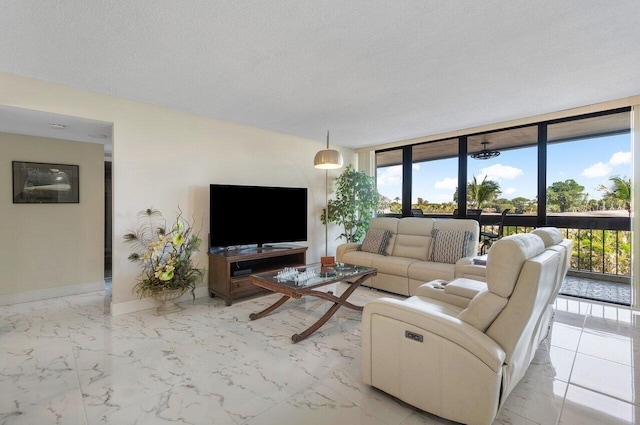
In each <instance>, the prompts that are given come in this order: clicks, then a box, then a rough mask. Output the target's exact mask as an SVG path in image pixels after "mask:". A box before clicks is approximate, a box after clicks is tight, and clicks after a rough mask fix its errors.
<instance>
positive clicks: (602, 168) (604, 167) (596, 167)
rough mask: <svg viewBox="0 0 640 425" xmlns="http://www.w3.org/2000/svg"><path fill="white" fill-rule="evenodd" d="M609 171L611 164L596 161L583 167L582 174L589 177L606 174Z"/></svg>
mask: <svg viewBox="0 0 640 425" xmlns="http://www.w3.org/2000/svg"><path fill="white" fill-rule="evenodd" d="M610 172H611V166H610V165H609V164H603V163H602V162H598V163H597V164H593V165H591V166H589V167H587V168H585V169H584V171H583V172H582V175H583V176H585V177H589V178H594V177H602V176H606V175H608V174H609V173H610Z"/></svg>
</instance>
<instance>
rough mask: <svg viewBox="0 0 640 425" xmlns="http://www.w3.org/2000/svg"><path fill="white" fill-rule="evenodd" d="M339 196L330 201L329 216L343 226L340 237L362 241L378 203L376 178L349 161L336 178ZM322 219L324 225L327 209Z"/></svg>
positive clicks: (351, 240)
mask: <svg viewBox="0 0 640 425" xmlns="http://www.w3.org/2000/svg"><path fill="white" fill-rule="evenodd" d="M335 187H336V191H335V193H336V198H335V199H330V200H329V202H328V214H327V215H328V217H327V218H328V220H329V222H330V223H336V224H338V225H342V226H343V232H342V233H341V234H340V237H343V238H345V239H346V241H347V242H358V241H360V239H362V237H363V236H364V234H365V231H366V230H367V228H368V227H369V222H370V221H371V217H372V216H373V213H374V211H375V208H376V205H377V204H378V191H377V189H376V183H375V179H374V178H373V177H371V176H368V175H366V174H365V173H364V172H363V171H356V170H355V168H353V165H351V164H349V165H347V167H346V168H345V170H344V171H343V172H342V174H340V176H338V178H337V179H336V181H335ZM320 220H321V221H322V223H323V224H324V225H326V224H327V223H326V221H325V211H324V209H323V210H322V215H321V216H320Z"/></svg>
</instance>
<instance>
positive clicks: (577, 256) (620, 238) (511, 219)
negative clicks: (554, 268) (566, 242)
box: [481, 215, 631, 282]
mask: <svg viewBox="0 0 640 425" xmlns="http://www.w3.org/2000/svg"><path fill="white" fill-rule="evenodd" d="M486 217H487V220H491V218H493V217H491V216H486ZM532 220H535V217H534V216H519V215H510V216H507V218H506V219H505V225H504V229H503V235H505V236H506V235H510V234H513V233H523V232H530V231H531V230H532V229H533V228H535V226H533V225H532V224H531V222H532ZM547 223H548V224H549V225H550V226H554V227H557V228H558V229H560V230H561V231H562V232H563V234H564V236H565V238H567V239H571V240H573V252H572V256H571V263H570V271H571V272H574V273H588V274H597V275H598V276H597V277H598V279H602V280H612V281H618V282H630V279H631V231H630V224H631V221H630V219H629V218H628V217H594V216H572V215H568V216H549V217H547ZM481 226H482V230H483V231H490V232H496V231H497V226H498V225H497V224H495V223H493V224H489V223H487V224H485V223H482V220H481Z"/></svg>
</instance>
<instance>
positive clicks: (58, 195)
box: [12, 161, 80, 204]
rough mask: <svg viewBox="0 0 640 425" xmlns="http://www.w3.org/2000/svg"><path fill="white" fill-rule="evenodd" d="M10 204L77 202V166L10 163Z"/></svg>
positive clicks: (78, 200) (78, 171) (45, 163)
mask: <svg viewBox="0 0 640 425" xmlns="http://www.w3.org/2000/svg"><path fill="white" fill-rule="evenodd" d="M12 171H13V173H12V174H13V203H14V204H78V203H80V178H79V177H80V175H79V173H80V167H79V166H78V165H69V164H53V163H47V162H26V161H12Z"/></svg>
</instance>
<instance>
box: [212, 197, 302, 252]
mask: <svg viewBox="0 0 640 425" xmlns="http://www.w3.org/2000/svg"><path fill="white" fill-rule="evenodd" d="M209 202H210V211H209V212H210V215H209V248H210V249H211V248H223V247H230V246H240V245H253V244H257V245H258V247H261V246H263V244H266V243H282V242H299V241H306V240H307V188H299V187H269V186H241V185H226V184H212V185H210V198H209Z"/></svg>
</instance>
